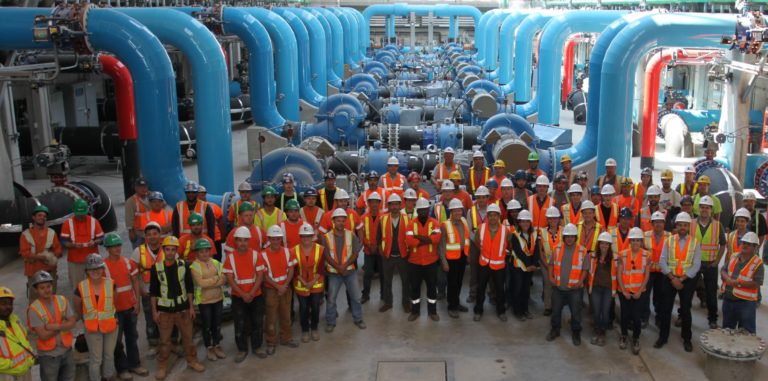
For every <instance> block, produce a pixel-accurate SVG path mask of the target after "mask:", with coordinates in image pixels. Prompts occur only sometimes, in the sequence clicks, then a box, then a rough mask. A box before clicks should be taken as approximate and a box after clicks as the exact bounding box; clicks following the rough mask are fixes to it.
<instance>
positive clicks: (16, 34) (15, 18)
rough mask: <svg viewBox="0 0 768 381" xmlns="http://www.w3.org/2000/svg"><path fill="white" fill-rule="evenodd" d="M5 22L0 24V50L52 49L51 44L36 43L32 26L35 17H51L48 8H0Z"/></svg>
mask: <svg viewBox="0 0 768 381" xmlns="http://www.w3.org/2000/svg"><path fill="white" fill-rule="evenodd" d="M0 15H2V20H3V22H0V50H17V49H52V48H53V44H52V43H51V42H42V43H40V42H35V41H34V40H33V39H32V26H33V25H34V24H35V16H50V15H51V9H48V8H16V7H3V8H0Z"/></svg>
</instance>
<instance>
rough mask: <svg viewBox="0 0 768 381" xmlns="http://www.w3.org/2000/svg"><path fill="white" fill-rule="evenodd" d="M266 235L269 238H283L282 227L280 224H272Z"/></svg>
mask: <svg viewBox="0 0 768 381" xmlns="http://www.w3.org/2000/svg"><path fill="white" fill-rule="evenodd" d="M267 237H269V238H283V229H282V228H280V225H272V226H270V227H269V230H267Z"/></svg>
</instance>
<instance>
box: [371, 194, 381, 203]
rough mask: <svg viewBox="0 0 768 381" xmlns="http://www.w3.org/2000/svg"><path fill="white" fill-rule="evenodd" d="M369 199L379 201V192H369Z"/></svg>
mask: <svg viewBox="0 0 768 381" xmlns="http://www.w3.org/2000/svg"><path fill="white" fill-rule="evenodd" d="M371 200H378V201H381V195H380V194H379V192H372V193H371V194H369V195H368V201H371Z"/></svg>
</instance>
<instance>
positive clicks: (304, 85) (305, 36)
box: [272, 8, 325, 107]
mask: <svg viewBox="0 0 768 381" xmlns="http://www.w3.org/2000/svg"><path fill="white" fill-rule="evenodd" d="M272 11H273V12H275V13H277V14H278V15H280V16H281V17H282V18H284V19H285V21H287V22H288V25H290V26H291V29H293V34H294V36H295V37H296V45H297V46H298V49H299V65H298V69H299V95H300V97H301V99H303V100H305V101H306V102H307V103H309V104H311V105H312V106H315V107H318V106H320V103H322V102H323V100H324V99H325V97H323V96H322V95H320V94H319V92H318V91H317V89H316V88H315V87H313V80H312V69H313V68H315V69H316V65H322V64H323V62H322V61H314V60H312V57H311V52H310V47H309V45H310V42H309V32H307V28H306V27H305V26H304V23H303V22H301V19H299V17H298V16H296V15H295V14H294V13H292V12H290V11H287V10H286V9H285V8H273V9H272ZM323 45H325V41H323ZM322 66H324V65H322Z"/></svg>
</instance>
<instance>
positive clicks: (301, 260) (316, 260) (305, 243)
mask: <svg viewBox="0 0 768 381" xmlns="http://www.w3.org/2000/svg"><path fill="white" fill-rule="evenodd" d="M299 237H301V243H300V244H298V245H296V246H295V247H293V248H291V255H293V256H294V261H295V262H296V276H295V277H294V278H293V280H294V281H293V289H294V291H296V296H297V298H298V299H299V322H300V323H301V342H303V343H308V342H309V340H310V329H311V338H312V340H314V341H318V340H320V333H319V332H318V330H317V326H318V324H319V322H320V301H321V300H322V298H323V293H324V290H325V283H324V281H325V276H324V275H325V248H324V247H323V246H322V245H320V244H318V243H316V242H315V229H313V228H312V226H310V225H309V224H307V223H305V224H303V225H302V226H301V229H299Z"/></svg>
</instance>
